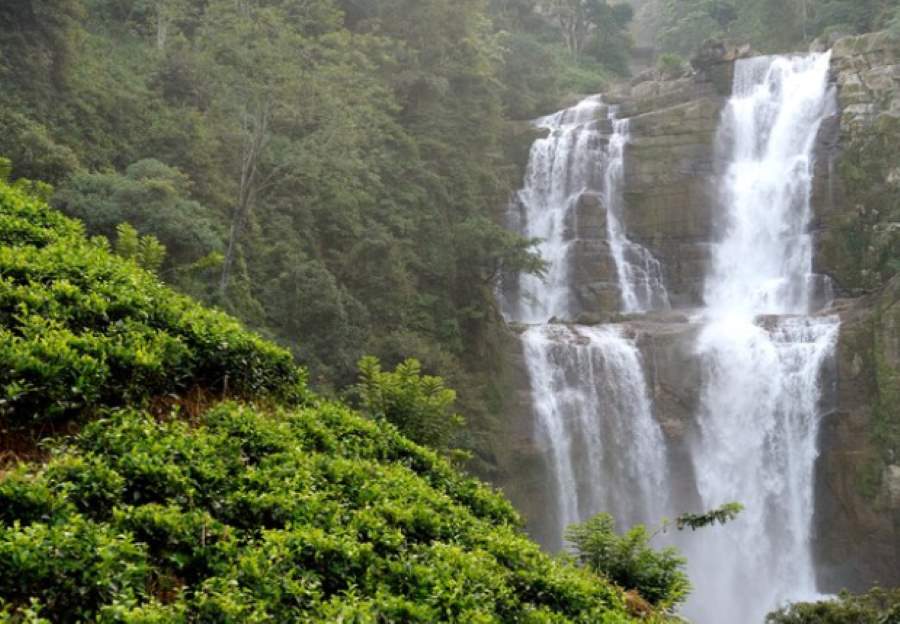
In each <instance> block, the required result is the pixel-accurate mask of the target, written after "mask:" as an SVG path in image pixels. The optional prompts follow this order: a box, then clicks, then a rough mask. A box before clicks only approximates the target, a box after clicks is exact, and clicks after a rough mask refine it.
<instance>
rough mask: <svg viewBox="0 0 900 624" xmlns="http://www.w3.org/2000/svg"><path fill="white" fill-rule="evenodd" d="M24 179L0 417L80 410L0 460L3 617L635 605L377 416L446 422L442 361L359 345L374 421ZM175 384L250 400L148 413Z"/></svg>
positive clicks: (225, 618) (37, 419)
mask: <svg viewBox="0 0 900 624" xmlns="http://www.w3.org/2000/svg"><path fill="white" fill-rule="evenodd" d="M2 164H3V163H0V165H2ZM4 168H6V169H8V165H7V166H6V167H2V166H0V170H2V169H4ZM29 186H32V185H30V184H28V183H25V182H19V183H17V184H15V185H9V184H7V183H2V184H0V240H2V243H3V246H2V247H0V275H2V276H3V277H2V279H0V314H3V321H4V322H3V328H2V337H0V359H2V360H3V362H4V370H3V377H2V383H3V391H4V396H5V400H4V403H3V409H4V411H3V418H4V420H3V426H4V428H9V427H11V426H16V425H32V426H33V425H35V424H45V423H47V422H48V421H52V420H53V419H56V418H60V417H63V416H66V417H82V420H83V421H87V422H86V424H85V422H82V423H81V424H82V425H83V427H82V428H81V429H80V431H79V432H78V433H77V434H76V435H74V436H73V437H70V438H67V439H61V440H55V441H53V442H52V443H49V444H48V447H50V452H49V456H48V457H47V458H46V461H45V462H44V463H41V462H35V463H32V464H18V465H9V464H5V465H4V467H3V470H2V472H0V622H4V623H5V622H9V623H16V624H18V623H21V622H31V623H33V624H37V623H38V622H42V623H45V622H59V623H69V622H73V623H74V622H83V621H95V622H110V623H112V622H134V623H136V622H144V623H146V622H166V623H172V622H184V623H187V622H216V623H217V624H221V623H229V622H233V623H235V624H238V623H241V624H243V623H246V622H291V621H304V622H334V621H357V622H380V621H387V622H394V621H403V622H423V623H425V622H485V623H487V622H498V623H499V622H534V623H538V622H547V623H549V622H559V623H563V622H583V623H585V624H586V623H589V622H590V623H592V624H593V623H596V622H600V623H605V624H624V623H625V622H628V621H632V620H631V618H630V617H629V616H628V614H627V612H626V608H625V603H624V597H623V595H622V593H621V592H620V590H619V589H617V588H615V587H614V586H612V585H610V584H609V583H607V582H606V581H605V580H603V579H601V578H599V577H597V576H595V575H593V574H591V573H589V572H588V571H586V570H582V569H578V568H576V567H574V566H572V565H570V564H568V563H565V562H563V561H559V560H555V559H553V558H551V557H549V556H547V555H545V554H543V553H542V552H541V551H540V549H539V548H538V546H537V545H536V544H534V543H533V542H530V541H529V540H528V539H527V538H526V537H525V536H524V533H523V532H522V530H521V526H520V525H521V523H520V520H519V518H518V516H517V514H516V513H515V511H514V510H513V508H512V506H511V505H510V504H509V503H508V502H507V501H506V500H504V499H503V498H502V497H501V496H500V495H498V494H497V493H495V492H493V491H491V490H490V489H489V488H487V487H486V486H484V485H482V484H481V483H479V482H478V481H476V480H474V479H471V478H469V477H466V476H464V475H462V474H460V473H459V472H457V471H456V470H455V469H454V468H453V467H452V466H451V465H450V464H449V463H448V462H447V461H446V460H445V459H444V458H442V457H441V455H439V454H438V453H437V452H436V451H434V450H430V449H426V448H424V447H420V446H418V445H416V444H415V443H414V442H412V441H410V440H409V439H407V438H405V437H403V436H402V435H401V434H400V432H399V431H398V430H397V428H396V427H394V426H393V425H392V424H390V423H389V422H387V421H388V420H389V419H390V418H397V420H398V421H399V422H401V424H402V425H403V426H404V427H409V428H410V430H411V431H413V432H416V433H418V434H421V435H422V436H423V437H424V438H429V439H432V438H433V436H435V435H437V433H436V432H437V431H438V430H440V431H443V429H444V428H445V427H446V426H447V424H446V423H449V422H451V421H452V420H453V419H454V418H456V417H455V416H453V415H452V412H450V406H451V404H452V402H453V393H452V391H450V390H448V389H447V388H445V387H444V386H443V383H442V382H441V381H440V380H439V379H436V378H432V377H428V376H422V375H420V369H419V367H418V365H417V364H415V363H414V362H408V363H406V364H404V365H402V366H400V367H398V370H397V371H396V372H394V373H383V372H381V371H380V370H379V369H378V365H377V363H376V362H374V361H369V362H368V364H366V363H364V365H363V369H364V370H365V371H368V374H367V376H366V377H365V378H364V380H368V382H369V383H368V384H367V385H366V384H364V391H363V396H364V397H365V404H366V405H367V406H368V407H369V408H371V409H372V410H380V413H379V415H380V416H381V417H380V418H378V419H377V420H371V419H366V418H364V417H362V416H360V415H359V414H356V413H354V412H353V411H352V410H351V409H350V408H348V407H347V406H346V405H343V404H340V403H335V402H329V401H326V400H324V399H322V398H319V397H316V396H314V395H312V394H311V393H309V392H308V391H306V390H305V389H304V387H303V379H302V375H301V373H300V371H298V370H297V369H296V367H295V366H294V365H293V364H292V361H291V358H290V356H289V355H288V353H286V352H285V351H283V350H281V349H279V348H277V347H275V346H273V345H271V344H269V343H266V342H264V341H263V340H261V339H259V338H257V337H255V336H254V335H252V334H250V333H248V332H247V331H245V330H244V329H242V328H241V326H240V325H239V324H238V323H237V322H235V321H234V320H232V319H231V318H229V317H227V316H225V315H224V314H221V313H216V312H211V311H209V310H206V309H204V308H201V307H200V306H198V305H197V304H195V303H193V302H191V301H190V300H189V299H187V298H186V297H183V296H179V295H176V294H174V293H173V292H172V291H170V290H168V289H167V288H166V287H164V286H162V285H161V284H160V283H159V282H158V281H157V280H156V279H155V278H154V276H153V275H151V274H150V273H148V272H146V271H143V270H141V269H140V268H138V267H137V265H136V264H135V262H134V261H132V260H127V259H124V258H121V257H118V256H116V255H114V254H113V253H112V252H111V251H110V250H109V248H108V245H107V244H105V243H104V242H102V241H98V240H88V239H86V238H85V237H84V235H83V228H82V227H81V225H80V224H79V223H77V222H75V221H74V220H71V219H69V218H66V217H63V216H61V215H60V214H59V213H57V212H56V211H54V210H52V209H51V208H49V207H48V206H47V204H46V203H45V202H43V201H41V200H38V199H36V198H34V197H32V196H31V195H29V193H28V192H27V191H28V188H29ZM122 231H123V233H125V234H126V236H127V237H130V239H131V242H130V243H129V244H130V245H131V246H132V247H133V246H134V244H135V240H137V241H138V246H140V245H139V241H140V239H139V238H137V234H136V233H135V231H134V230H133V229H132V230H128V229H127V228H123V229H122ZM226 380H229V381H228V385H227V387H226ZM191 387H199V388H200V389H201V390H203V391H205V392H207V393H214V394H215V395H217V396H220V395H221V394H225V391H226V390H228V391H230V393H231V394H236V395H238V397H239V398H242V399H246V400H250V401H253V402H254V404H250V405H242V404H238V403H235V402H227V401H225V402H220V403H218V404H215V405H212V404H210V405H203V406H200V409H198V410H194V411H192V412H191V413H190V414H189V416H190V418H189V419H188V418H182V417H181V415H182V414H181V409H182V404H179V403H177V402H176V403H172V404H171V405H175V407H173V408H172V409H170V410H165V409H162V408H161V407H160V406H159V405H154V410H153V411H152V412H148V411H146V410H145V409H144V405H145V403H146V402H147V400H148V399H151V398H153V397H155V396H158V395H160V394H163V393H175V392H180V391H182V390H184V389H186V388H191ZM88 411H90V415H92V416H94V418H91V419H85V418H84V416H86V415H87V412H88ZM444 417H446V421H440V422H438V423H437V424H436V426H435V423H432V422H428V419H431V420H434V419H438V418H444ZM415 419H419V420H418V421H416V420H415ZM434 439H438V440H439V439H440V435H438V438H434Z"/></svg>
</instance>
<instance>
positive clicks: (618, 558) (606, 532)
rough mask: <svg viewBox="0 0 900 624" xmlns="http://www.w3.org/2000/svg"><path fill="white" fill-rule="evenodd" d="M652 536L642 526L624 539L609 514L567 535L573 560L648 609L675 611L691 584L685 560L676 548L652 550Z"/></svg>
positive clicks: (577, 525) (570, 529)
mask: <svg viewBox="0 0 900 624" xmlns="http://www.w3.org/2000/svg"><path fill="white" fill-rule="evenodd" d="M652 537H653V536H652V535H651V534H650V533H648V531H647V528H646V527H645V526H644V525H640V524H639V525H637V526H635V527H632V528H631V529H629V530H628V531H626V532H625V533H624V534H623V535H619V534H618V533H616V524H615V520H613V518H612V516H610V515H609V514H599V515H597V516H594V517H593V518H591V519H590V520H588V521H587V522H585V523H583V524H576V525H574V526H571V527H569V529H568V530H567V531H566V540H568V541H569V542H570V543H571V544H572V547H573V549H574V551H575V560H576V561H577V562H578V563H579V564H580V565H583V566H585V567H587V568H589V569H591V570H593V571H594V572H597V573H598V574H602V575H604V576H606V577H607V578H608V579H609V580H611V581H612V582H613V583H615V584H617V585H619V586H620V587H622V588H623V589H626V590H634V591H637V592H638V593H639V594H640V595H641V597H642V598H644V599H645V600H647V601H648V602H650V604H651V605H653V606H654V607H657V608H661V609H668V608H671V607H674V606H676V605H678V604H680V603H682V602H684V600H685V599H686V598H687V595H688V592H689V591H690V587H691V586H690V582H689V580H688V577H687V574H686V573H685V572H684V567H685V564H686V563H687V560H686V559H685V558H684V557H683V556H681V555H680V554H679V553H678V551H677V550H676V549H675V548H672V547H668V548H663V549H662V550H654V549H653V548H651V547H650V546H649V544H648V542H649V541H650V539H651V538H652Z"/></svg>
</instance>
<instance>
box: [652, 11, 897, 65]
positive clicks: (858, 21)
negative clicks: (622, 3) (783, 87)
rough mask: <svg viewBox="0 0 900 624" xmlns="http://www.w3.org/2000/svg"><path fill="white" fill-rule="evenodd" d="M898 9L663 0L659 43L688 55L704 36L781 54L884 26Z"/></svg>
mask: <svg viewBox="0 0 900 624" xmlns="http://www.w3.org/2000/svg"><path fill="white" fill-rule="evenodd" d="M898 10H900V4H898V2H897V0H786V1H785V0H744V1H741V2H735V1H734V0H664V2H663V4H662V16H661V21H662V28H661V33H660V40H661V42H662V45H663V48H664V49H665V50H666V51H670V52H677V53H679V54H691V53H693V52H694V51H695V50H696V49H697V47H698V46H699V45H700V44H701V43H702V42H703V41H705V40H706V39H708V38H710V37H718V38H725V39H731V40H733V41H736V42H741V43H745V42H750V43H751V44H752V45H753V47H754V48H756V49H757V50H760V51H762V52H785V51H789V50H796V49H798V48H801V47H803V45H804V44H805V43H807V42H809V41H811V40H813V39H815V38H816V37H820V36H822V35H825V36H828V35H830V34H857V33H863V32H872V31H876V30H880V29H883V28H886V27H889V26H890V25H891V24H893V23H895V21H896V19H897V16H898Z"/></svg>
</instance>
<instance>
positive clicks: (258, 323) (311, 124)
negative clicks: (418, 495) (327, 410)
mask: <svg viewBox="0 0 900 624" xmlns="http://www.w3.org/2000/svg"><path fill="white" fill-rule="evenodd" d="M542 5H543V3H542V2H539V1H538V0H490V1H487V0H465V1H462V2H460V1H451V0H368V1H365V2H361V1H359V0H310V1H304V2H296V1H295V0H273V1H269V0H265V1H263V0H246V1H242V2H233V1H231V0H209V1H205V2H199V3H198V2H189V1H186V0H15V1H14V2H12V3H8V2H7V3H4V6H3V7H2V8H0V26H2V31H3V34H2V36H0V59H2V60H0V66H2V67H0V125H2V126H3V127H4V129H5V131H6V132H5V133H4V136H2V137H0V153H5V154H7V155H9V156H11V157H13V160H14V163H15V168H14V170H13V177H14V178H19V177H22V176H24V177H28V178H31V179H36V180H42V181H47V182H50V183H52V184H53V185H54V186H55V187H56V189H57V190H56V193H55V196H54V198H53V204H54V205H55V206H57V207H59V208H60V209H61V210H63V211H65V212H66V213H67V214H69V215H70V216H75V217H77V218H79V219H82V220H83V221H84V223H85V225H86V228H87V231H88V233H89V234H91V235H97V234H100V235H103V236H105V237H106V238H108V239H109V240H111V241H114V240H115V239H116V237H117V234H116V228H117V227H118V226H119V225H120V224H122V223H128V224H130V225H131V226H133V227H134V228H135V230H137V232H138V233H139V235H140V236H141V237H144V236H148V235H149V236H155V237H156V238H157V239H158V240H159V242H160V243H162V245H164V246H165V248H166V257H165V261H164V262H163V264H162V266H161V267H160V269H159V272H158V274H159V277H160V278H161V279H163V280H164V281H166V282H167V283H169V284H171V285H173V286H174V287H176V288H177V289H178V290H180V291H182V292H185V293H187V294H190V295H192V296H195V297H197V298H199V299H200V300H201V301H204V302H206V303H208V304H213V305H217V306H219V307H222V308H224V309H225V310H227V311H229V312H231V313H232V314H234V315H236V316H238V317H239V318H241V319H242V320H243V321H244V322H246V323H247V324H248V325H250V326H251V327H253V328H254V329H256V330H258V331H260V332H261V333H264V334H265V335H267V336H270V337H272V338H274V339H276V340H277V341H278V342H279V343H280V344H282V345H283V346H285V347H286V348H287V349H289V350H290V351H291V352H292V354H293V355H294V356H295V357H297V358H299V359H301V360H302V361H303V363H304V365H306V366H307V367H308V368H309V370H310V372H311V376H310V378H311V380H312V383H313V384H314V385H315V386H316V387H318V388H321V389H323V390H330V389H335V388H337V389H340V388H343V387H347V386H349V385H351V384H352V383H353V382H354V380H355V373H356V370H355V365H356V362H357V361H358V360H359V358H360V357H361V356H362V355H363V354H364V353H374V354H375V355H377V356H378V357H379V358H380V359H381V360H382V361H384V362H385V363H386V364H387V365H390V366H394V365H396V364H398V363H399V362H401V361H403V360H404V359H406V358H408V357H416V358H418V359H419V360H420V361H421V362H422V364H423V368H424V369H425V370H427V371H428V372H429V373H433V374H439V375H441V376H444V377H446V378H448V379H452V380H453V383H454V384H455V385H456V386H457V387H459V388H460V395H461V396H460V402H461V403H462V404H464V405H465V406H466V407H467V408H468V409H469V410H470V411H471V413H472V414H473V418H472V426H477V424H476V421H486V420H487V415H486V414H487V412H488V411H489V410H494V409H496V405H497V401H496V400H494V398H492V397H496V396H497V394H498V391H497V388H496V387H491V385H492V383H493V381H492V380H491V376H490V373H491V371H492V370H494V369H495V368H496V367H495V366H493V364H494V363H495V362H494V360H496V357H497V356H496V354H492V353H490V349H488V348H486V347H485V345H486V344H488V343H490V340H491V338H492V336H493V335H494V334H496V332H497V326H498V315H497V314H496V313H495V311H494V307H493V295H494V292H493V284H492V278H493V277H494V276H495V275H496V274H497V272H498V270H501V269H502V270H506V269H507V268H514V269H515V270H525V271H530V270H536V269H539V268H540V263H539V261H538V259H537V257H536V255H535V250H534V245H533V243H532V242H530V241H524V240H522V239H521V238H519V237H517V236H513V235H511V234H510V233H508V232H506V231H505V230H503V229H502V228H500V227H499V226H498V225H497V223H496V222H497V219H496V216H497V215H496V214H495V212H496V211H497V210H498V209H500V208H501V207H502V206H503V205H504V203H505V202H506V201H507V198H508V196H509V193H510V191H511V190H512V189H513V188H514V187H515V185H517V184H518V183H519V182H520V180H521V175H522V167H523V164H522V163H521V160H522V154H521V152H522V151H523V149H522V147H521V146H519V145H518V143H517V142H518V141H519V140H520V139H519V138H514V139H512V140H511V137H514V136H515V131H514V129H515V128H518V127H519V124H511V123H509V122H510V120H523V119H529V118H532V117H535V116H537V115H538V114H545V113H547V112H549V111H551V110H554V109H555V108H558V107H559V106H560V105H561V103H562V102H563V101H564V100H566V99H568V98H569V97H571V94H572V93H583V92H595V91H597V90H599V89H600V87H601V85H602V83H603V82H604V80H606V79H607V77H608V76H609V75H611V73H612V72H621V71H623V58H624V57H623V54H624V51H625V50H626V49H627V44H628V42H627V37H626V36H625V34H624V30H623V29H622V28H621V24H620V22H621V20H622V19H624V18H625V17H626V16H625V15H624V13H622V9H621V8H615V7H611V6H607V5H606V4H605V3H603V6H602V7H600V8H601V9H602V10H603V11H607V12H609V11H612V12H613V13H615V15H613V14H612V13H610V20H607V19H606V18H604V19H603V20H601V21H599V22H597V23H596V24H595V25H594V26H593V27H592V30H591V38H590V40H591V41H590V45H588V47H587V49H586V53H585V55H584V58H583V59H582V61H581V62H580V63H578V64H576V63H575V62H574V61H573V59H572V58H571V55H569V54H568V53H567V51H566V50H565V45H564V43H563V39H562V37H561V33H560V31H559V27H558V25H557V23H556V22H555V21H553V20H549V19H548V18H547V17H546V15H545V14H544V13H543V12H542V8H543V6H542ZM598 6H599V5H598ZM613 17H615V19H616V20H619V21H615V20H613V19H612V18H613ZM601 39H602V42H601ZM51 74H53V75H58V76H60V77H64V80H63V79H62V78H60V79H59V80H57V79H56V78H53V77H51ZM53 85H60V86H61V87H64V88H55V87H54V86H53ZM511 143H512V145H510V144H511ZM361 268H364V270H361ZM401 343H402V344H404V345H405V346H415V349H412V350H407V351H404V352H401V353H397V352H396V347H397V346H398V345H399V344H401ZM476 351H477V352H479V353H480V354H482V355H483V357H482V358H479V361H478V362H475V361H474V360H473V359H472V358H470V357H468V355H467V354H470V353H472V352H476ZM484 380H487V381H484Z"/></svg>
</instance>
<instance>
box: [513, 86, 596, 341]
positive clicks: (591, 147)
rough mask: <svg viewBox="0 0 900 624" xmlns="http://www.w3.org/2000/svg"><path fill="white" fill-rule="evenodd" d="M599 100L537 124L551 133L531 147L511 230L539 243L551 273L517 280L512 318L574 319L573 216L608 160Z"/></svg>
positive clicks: (535, 320)
mask: <svg viewBox="0 0 900 624" xmlns="http://www.w3.org/2000/svg"><path fill="white" fill-rule="evenodd" d="M602 109H603V103H602V101H601V100H600V98H599V97H592V98H587V99H586V100H583V101H582V102H580V103H579V104H577V105H576V106H574V107H572V108H568V109H566V110H563V111H560V112H558V113H556V114H554V115H550V116H548V117H543V118H541V119H538V120H537V121H536V122H534V125H535V126H536V127H538V128H540V129H543V130H546V131H547V133H548V134H547V136H546V137H545V138H543V139H538V140H537V141H535V142H534V144H533V145H532V147H531V153H530V155H529V158H528V168H527V170H526V174H525V184H524V186H523V187H522V190H520V191H519V193H518V194H517V197H516V200H515V201H514V202H513V205H512V206H511V210H510V217H509V220H510V227H511V228H512V229H514V230H517V231H519V232H520V233H521V234H523V235H524V236H525V237H526V238H536V239H539V241H540V243H539V244H538V248H537V250H538V251H539V252H540V254H541V256H542V257H543V258H544V260H546V261H547V262H548V267H549V268H548V271H547V275H546V276H544V277H543V278H538V277H535V276H533V275H521V276H517V279H518V284H517V287H518V288H517V292H515V294H514V295H513V296H510V297H506V298H505V300H504V307H505V310H506V313H507V316H508V317H509V318H512V319H514V320H516V321H520V322H523V323H543V322H546V321H548V320H549V319H551V318H553V317H557V318H570V317H571V310H572V305H571V298H572V293H571V288H570V279H569V275H570V269H571V261H570V250H571V247H572V244H573V243H574V242H575V240H576V235H575V231H574V228H573V227H572V225H573V222H574V212H575V209H576V207H577V204H578V200H579V198H580V196H581V195H582V194H584V193H586V192H589V191H592V190H597V189H598V188H599V187H600V186H601V183H602V179H603V177H602V172H601V171H599V170H598V167H597V163H598V162H600V161H601V160H603V159H604V152H603V144H602V141H601V133H600V128H599V118H598V116H599V114H600V112H601V110H602Z"/></svg>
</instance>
